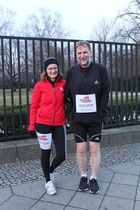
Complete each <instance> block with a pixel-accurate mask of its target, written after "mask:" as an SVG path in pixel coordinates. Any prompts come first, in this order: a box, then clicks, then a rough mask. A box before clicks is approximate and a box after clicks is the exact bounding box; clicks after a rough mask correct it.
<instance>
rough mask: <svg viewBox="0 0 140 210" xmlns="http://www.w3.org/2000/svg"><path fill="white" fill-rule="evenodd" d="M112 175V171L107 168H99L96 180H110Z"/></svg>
mask: <svg viewBox="0 0 140 210" xmlns="http://www.w3.org/2000/svg"><path fill="white" fill-rule="evenodd" d="M113 176H114V172H113V171H111V170H110V169H108V168H106V167H105V168H100V169H99V172H98V180H99V181H103V182H110V181H111V180H112V178H113Z"/></svg>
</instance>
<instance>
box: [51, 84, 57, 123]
mask: <svg viewBox="0 0 140 210" xmlns="http://www.w3.org/2000/svg"><path fill="white" fill-rule="evenodd" d="M54 86H55V85H54ZM53 89H54V96H55V107H54V116H53V123H52V125H54V120H55V113H56V102H57V98H56V92H55V88H54V87H53Z"/></svg>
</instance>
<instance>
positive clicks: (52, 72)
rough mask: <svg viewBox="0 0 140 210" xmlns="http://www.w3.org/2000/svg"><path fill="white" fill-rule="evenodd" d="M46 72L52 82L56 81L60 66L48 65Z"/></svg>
mask: <svg viewBox="0 0 140 210" xmlns="http://www.w3.org/2000/svg"><path fill="white" fill-rule="evenodd" d="M46 71H47V74H48V76H49V77H50V79H51V81H52V82H53V81H55V79H56V77H57V76H58V66H57V65H56V64H50V65H48V67H47V69H46Z"/></svg>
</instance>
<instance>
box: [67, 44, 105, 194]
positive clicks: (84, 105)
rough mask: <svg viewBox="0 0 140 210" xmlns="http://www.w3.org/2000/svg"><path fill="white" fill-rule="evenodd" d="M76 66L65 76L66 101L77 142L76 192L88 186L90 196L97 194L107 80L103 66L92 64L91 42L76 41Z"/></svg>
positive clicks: (84, 189)
mask: <svg viewBox="0 0 140 210" xmlns="http://www.w3.org/2000/svg"><path fill="white" fill-rule="evenodd" d="M76 56H77V61H78V63H79V64H78V65H76V66H73V67H72V68H71V69H70V70H69V71H68V73H67V79H66V89H65V101H66V105H67V108H68V111H69V112H70V113H71V117H72V125H73V132H74V136H75V142H76V147H77V151H76V157H77V163H78V167H79V170H80V173H81V179H80V184H79V191H86V190H88V187H90V192H91V193H98V192H99V186H98V183H97V172H98V169H99V166H100V159H101V155H100V141H101V136H102V127H103V126H102V125H103V118H104V116H105V114H106V113H107V103H108V98H109V80H108V75H107V70H106V68H105V67H104V66H102V65H100V64H97V63H93V62H92V51H91V47H90V43H89V42H87V41H79V42H77V44H76ZM87 134H88V135H89V149H90V166H91V176H90V180H89V181H88V177H87V172H86V165H87V155H86V152H87Z"/></svg>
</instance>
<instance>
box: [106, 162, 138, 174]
mask: <svg viewBox="0 0 140 210" xmlns="http://www.w3.org/2000/svg"><path fill="white" fill-rule="evenodd" d="M108 168H109V169H111V170H112V171H113V172H116V173H123V174H134V175H139V174H140V168H139V167H138V166H137V165H136V164H134V163H122V164H119V165H115V166H109V167H108Z"/></svg>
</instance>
